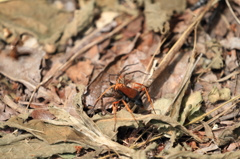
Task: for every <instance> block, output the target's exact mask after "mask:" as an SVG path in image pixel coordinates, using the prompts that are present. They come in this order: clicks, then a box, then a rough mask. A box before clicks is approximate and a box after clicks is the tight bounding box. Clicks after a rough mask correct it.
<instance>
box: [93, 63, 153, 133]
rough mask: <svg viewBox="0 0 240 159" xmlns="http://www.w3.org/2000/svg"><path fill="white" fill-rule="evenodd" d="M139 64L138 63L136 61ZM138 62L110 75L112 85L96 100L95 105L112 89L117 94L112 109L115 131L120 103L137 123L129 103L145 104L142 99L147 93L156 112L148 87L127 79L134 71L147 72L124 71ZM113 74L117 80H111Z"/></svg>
mask: <svg viewBox="0 0 240 159" xmlns="http://www.w3.org/2000/svg"><path fill="white" fill-rule="evenodd" d="M136 64H137V63H136ZM136 64H130V65H126V66H125V67H123V69H122V70H121V71H120V73H119V74H110V75H109V82H110V85H111V86H110V87H108V88H107V89H106V90H105V91H104V92H103V93H102V94H101V95H100V96H99V97H98V98H97V100H96V101H95V103H94V107H95V106H96V104H97V103H98V102H99V100H102V99H103V98H104V97H105V95H106V94H107V92H109V91H110V90H112V91H113V92H114V93H115V94H117V96H115V97H116V101H114V102H113V103H112V111H113V114H114V121H115V125H114V131H115V130H116V122H117V121H116V113H117V109H118V106H119V105H120V104H123V105H124V106H125V107H126V109H127V110H128V111H129V112H130V114H131V116H132V117H133V119H134V120H135V121H136V123H137V124H139V123H138V121H137V120H136V118H135V117H134V115H133V112H132V110H131V109H130V107H129V103H130V102H131V103H134V104H136V105H137V106H143V101H142V96H143V95H144V94H145V95H146V97H147V100H148V102H149V103H150V105H151V107H152V109H153V111H154V113H155V114H156V112H155V110H154V108H153V103H152V100H151V97H150V95H149V93H148V91H147V88H146V87H145V86H144V85H143V84H141V83H137V82H133V81H132V80H127V79H126V76H127V75H130V74H133V73H137V72H139V73H143V74H146V73H144V72H142V71H139V70H137V71H132V72H128V73H124V72H126V71H127V70H128V67H129V66H132V65H136ZM111 76H116V82H115V83H112V82H111V81H110V77H111Z"/></svg>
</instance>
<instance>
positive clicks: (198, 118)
mask: <svg viewBox="0 0 240 159" xmlns="http://www.w3.org/2000/svg"><path fill="white" fill-rule="evenodd" d="M239 98H240V95H238V96H235V97H233V98H232V99H230V100H228V101H226V102H224V103H223V104H221V105H219V106H218V107H216V108H214V109H213V110H211V111H209V112H207V113H205V114H203V115H201V116H199V117H197V118H195V119H193V120H192V121H190V122H189V123H188V124H186V125H189V124H193V123H196V122H198V121H200V120H201V119H203V118H204V117H206V116H207V115H209V114H211V113H212V112H214V111H216V110H218V109H219V108H222V107H223V106H224V105H226V104H228V103H230V102H233V101H235V100H237V99H239Z"/></svg>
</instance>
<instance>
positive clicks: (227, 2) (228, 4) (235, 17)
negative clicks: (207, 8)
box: [225, 0, 240, 24]
mask: <svg viewBox="0 0 240 159" xmlns="http://www.w3.org/2000/svg"><path fill="white" fill-rule="evenodd" d="M225 2H226V4H227V6H228V8H229V10H230V12H231V13H232V15H233V17H234V19H235V20H236V21H237V22H238V24H240V21H239V19H238V18H237V16H236V15H235V14H234V12H233V9H232V7H231V5H230V3H229V1H228V0H225Z"/></svg>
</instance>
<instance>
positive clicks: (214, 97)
mask: <svg viewBox="0 0 240 159" xmlns="http://www.w3.org/2000/svg"><path fill="white" fill-rule="evenodd" d="M230 98H231V91H230V89H229V88H223V89H220V90H219V89H217V88H216V87H215V88H213V89H212V91H211V92H210V93H209V95H208V100H209V101H210V102H211V103H216V102H217V101H219V100H229V99H230Z"/></svg>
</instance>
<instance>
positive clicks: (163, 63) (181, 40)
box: [145, 0, 218, 87]
mask: <svg viewBox="0 0 240 159" xmlns="http://www.w3.org/2000/svg"><path fill="white" fill-rule="evenodd" d="M217 2H218V0H211V1H209V2H208V4H207V5H206V7H205V9H204V10H203V11H202V12H201V14H200V15H199V16H198V17H197V18H196V19H195V21H194V22H193V23H192V24H191V25H190V26H189V27H188V28H187V29H186V31H185V32H184V33H183V34H182V36H181V37H180V38H179V39H178V41H177V42H176V43H175V44H174V45H173V47H172V48H171V49H170V50H169V52H168V54H167V55H166V56H165V57H164V58H163V60H162V61H161V63H160V64H159V67H158V69H157V70H156V71H155V72H154V74H153V75H152V77H151V79H152V80H151V81H149V82H148V83H147V84H145V85H146V86H147V87H148V86H150V85H151V84H152V82H153V81H154V80H155V79H156V78H157V77H158V76H159V75H160V74H161V72H162V71H163V70H164V68H165V66H167V65H168V64H169V62H170V61H171V60H172V58H173V57H174V55H175V53H176V52H177V51H178V50H179V49H180V48H181V46H182V45H183V44H184V43H185V40H186V38H187V37H188V36H189V34H190V33H191V32H192V30H193V28H194V26H195V25H196V24H197V23H199V22H200V21H201V19H202V18H203V16H204V15H205V14H206V13H207V11H208V10H209V9H210V8H211V7H212V6H213V5H214V4H215V3H217Z"/></svg>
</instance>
